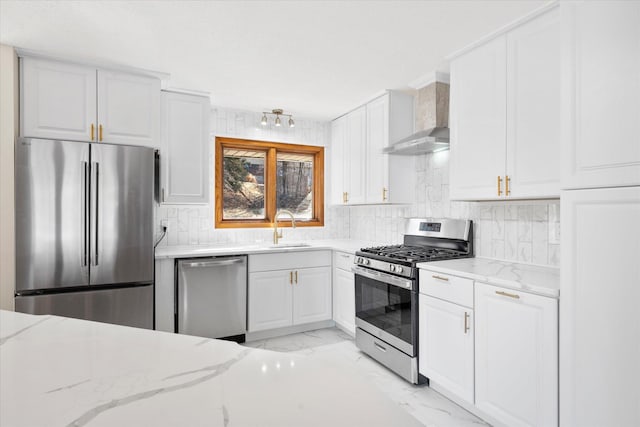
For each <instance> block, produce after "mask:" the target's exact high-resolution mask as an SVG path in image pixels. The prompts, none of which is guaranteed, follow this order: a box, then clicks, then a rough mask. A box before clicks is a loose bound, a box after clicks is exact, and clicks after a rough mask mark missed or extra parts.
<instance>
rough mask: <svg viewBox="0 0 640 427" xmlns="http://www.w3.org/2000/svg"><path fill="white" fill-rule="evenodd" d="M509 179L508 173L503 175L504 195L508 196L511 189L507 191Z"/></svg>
mask: <svg viewBox="0 0 640 427" xmlns="http://www.w3.org/2000/svg"><path fill="white" fill-rule="evenodd" d="M509 181H511V178H509V175H505V176H504V195H505V196H508V195H509V194H510V193H511V191H509Z"/></svg>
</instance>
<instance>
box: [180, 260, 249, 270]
mask: <svg viewBox="0 0 640 427" xmlns="http://www.w3.org/2000/svg"><path fill="white" fill-rule="evenodd" d="M243 262H244V258H232V259H220V260H212V261H192V262H183V263H180V265H181V266H182V267H196V268H197V267H218V266H221V265H232V264H241V263H243Z"/></svg>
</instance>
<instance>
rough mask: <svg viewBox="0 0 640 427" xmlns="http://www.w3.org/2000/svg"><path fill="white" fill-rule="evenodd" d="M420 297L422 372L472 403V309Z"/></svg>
mask: <svg viewBox="0 0 640 427" xmlns="http://www.w3.org/2000/svg"><path fill="white" fill-rule="evenodd" d="M419 298H420V299H419V301H420V309H419V311H418V313H419V318H420V319H419V323H418V325H419V326H418V328H419V329H418V331H419V334H420V338H419V340H418V342H419V352H418V354H419V355H420V358H419V371H420V373H421V374H422V375H424V376H425V377H427V378H429V380H431V381H433V382H435V383H437V384H438V385H440V386H442V387H444V388H446V389H447V390H449V391H451V392H452V393H454V394H456V395H457V396H459V397H461V398H462V399H464V400H466V401H467V402H469V403H471V404H473V381H474V379H473V332H474V331H473V310H470V309H468V308H465V307H462V306H460V305H457V304H452V303H450V302H446V301H442V300H440V299H437V298H433V297H429V296H426V295H422V294H420V297H419Z"/></svg>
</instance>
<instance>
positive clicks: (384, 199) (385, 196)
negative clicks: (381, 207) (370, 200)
mask: <svg viewBox="0 0 640 427" xmlns="http://www.w3.org/2000/svg"><path fill="white" fill-rule="evenodd" d="M382 201H383V202H386V201H387V189H386V188H383V189H382Z"/></svg>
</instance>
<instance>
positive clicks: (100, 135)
mask: <svg viewBox="0 0 640 427" xmlns="http://www.w3.org/2000/svg"><path fill="white" fill-rule="evenodd" d="M98 141H102V125H100V126H98Z"/></svg>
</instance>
